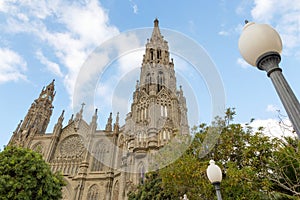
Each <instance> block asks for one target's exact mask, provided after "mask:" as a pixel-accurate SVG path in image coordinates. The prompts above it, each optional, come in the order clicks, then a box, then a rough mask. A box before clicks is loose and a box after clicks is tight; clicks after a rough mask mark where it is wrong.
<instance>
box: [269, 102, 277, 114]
mask: <svg viewBox="0 0 300 200" xmlns="http://www.w3.org/2000/svg"><path fill="white" fill-rule="evenodd" d="M266 111H267V112H272V113H278V111H279V108H278V107H277V106H275V105H272V104H269V105H268V106H267V108H266Z"/></svg>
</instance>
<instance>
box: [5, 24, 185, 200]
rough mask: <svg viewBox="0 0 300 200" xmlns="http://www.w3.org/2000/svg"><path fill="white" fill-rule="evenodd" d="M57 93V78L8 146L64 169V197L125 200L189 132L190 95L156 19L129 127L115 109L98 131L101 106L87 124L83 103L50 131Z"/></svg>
mask: <svg viewBox="0 0 300 200" xmlns="http://www.w3.org/2000/svg"><path fill="white" fill-rule="evenodd" d="M133 89H134V88H133ZM54 97H55V85H54V80H53V81H52V82H51V83H50V84H49V85H48V86H47V87H46V88H43V89H42V91H41V93H40V95H39V97H38V98H37V99H36V100H34V102H33V103H32V104H31V106H30V108H29V110H28V113H27V115H26V116H25V118H24V120H22V121H21V122H20V123H19V125H18V126H17V128H16V130H15V131H14V132H13V135H12V137H11V139H10V141H9V145H18V146H22V147H26V148H30V149H33V150H35V151H37V152H39V153H41V154H42V155H43V157H44V159H45V160H46V161H47V162H48V163H49V164H50V166H51V170H52V171H54V172H56V171H60V172H61V173H62V174H63V176H64V179H65V181H66V183H67V185H66V186H65V187H64V188H63V199H70V200H75V199H76V200H77V199H78V200H79V199H87V200H126V199H127V194H128V192H129V191H131V190H132V189H133V188H134V187H135V186H136V185H138V184H139V183H141V182H143V179H144V174H145V173H146V172H147V171H149V169H150V165H151V161H152V160H153V159H152V158H153V156H154V155H155V154H156V153H157V152H158V151H159V150H160V149H161V148H163V147H164V146H165V145H166V144H168V142H170V141H171V140H172V138H174V137H176V136H178V135H189V125H188V120H187V106H186V99H185V97H184V95H183V91H182V88H181V87H180V88H179V89H178V88H177V86H176V76H175V71H174V63H173V59H171V58H170V53H169V47H168V43H167V41H165V40H164V38H163V36H162V35H161V32H160V30H159V26H158V20H157V19H156V20H155V21H154V28H153V32H152V35H151V38H150V39H149V40H148V41H147V43H146V50H145V54H144V56H143V62H142V66H141V73H140V79H139V81H137V84H136V88H135V90H134V92H133V102H132V104H131V110H130V111H129V113H128V114H127V116H126V119H125V124H124V125H122V126H121V125H120V124H119V116H118V114H117V115H116V118H115V120H113V117H112V113H110V115H109V117H108V120H107V123H106V126H105V129H103V130H99V129H98V128H97V118H98V115H97V109H96V110H95V112H94V115H93V117H92V120H91V122H87V121H85V120H84V119H83V117H82V115H83V112H84V104H83V105H82V108H81V109H80V111H79V112H78V113H76V114H75V116H74V117H73V115H72V117H71V118H70V119H69V120H68V123H67V125H65V126H63V121H64V111H63V112H62V114H61V115H60V117H59V118H58V120H57V122H56V124H55V126H54V128H53V132H52V133H46V129H47V126H48V124H49V121H50V117H51V114H52V111H53V105H52V102H53V99H54ZM152 164H153V163H152Z"/></svg>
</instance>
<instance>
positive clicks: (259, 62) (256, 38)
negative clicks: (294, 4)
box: [239, 21, 300, 138]
mask: <svg viewBox="0 0 300 200" xmlns="http://www.w3.org/2000/svg"><path fill="white" fill-rule="evenodd" d="M239 50H240V53H241V55H242V56H243V58H244V59H245V60H246V62H248V63H249V64H250V65H252V66H256V67H257V68H258V69H260V70H263V71H266V72H267V75H268V77H269V78H270V79H271V81H272V83H273V85H274V87H275V89H276V92H277V94H278V96H279V98H280V100H281V102H282V104H283V106H284V108H285V110H286V112H287V114H288V117H289V119H290V121H291V122H292V125H293V127H294V130H295V132H296V133H297V135H298V138H300V104H299V101H298V99H297V97H296V96H295V94H294V93H293V91H292V89H291V87H290V86H289V84H288V82H287V81H286V79H285V78H284V76H283V74H282V69H281V68H280V67H279V63H280V60H281V57H280V53H281V51H282V42H281V38H280V36H279V34H278V33H277V32H276V31H275V30H274V29H273V28H272V27H270V26H269V25H267V24H256V23H254V22H249V23H248V21H246V24H245V26H244V29H243V32H242V34H241V36H240V39H239Z"/></svg>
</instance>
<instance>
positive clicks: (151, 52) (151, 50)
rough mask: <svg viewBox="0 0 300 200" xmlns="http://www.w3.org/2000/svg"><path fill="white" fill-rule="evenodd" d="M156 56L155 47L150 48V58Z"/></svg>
mask: <svg viewBox="0 0 300 200" xmlns="http://www.w3.org/2000/svg"><path fill="white" fill-rule="evenodd" d="M153 58H154V51H153V49H150V60H153Z"/></svg>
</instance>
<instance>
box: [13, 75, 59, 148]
mask: <svg viewBox="0 0 300 200" xmlns="http://www.w3.org/2000/svg"><path fill="white" fill-rule="evenodd" d="M54 96H55V89H54V80H53V81H52V82H51V83H50V84H49V85H47V87H46V88H45V87H44V88H43V89H42V91H41V93H40V95H39V97H38V98H37V99H35V100H34V102H33V103H32V104H31V107H30V108H29V110H28V113H27V115H26V116H25V118H24V120H23V121H22V122H21V123H20V124H19V125H18V127H17V129H16V131H15V134H16V135H18V138H19V142H21V143H22V145H21V146H24V147H26V145H27V144H28V143H29V142H30V141H29V140H31V139H30V137H31V136H34V135H35V134H45V132H46V129H47V126H48V124H49V121H50V117H51V115H52V110H53V105H52V102H53V98H54ZM29 136H30V137H29ZM14 142H15V141H12V143H14Z"/></svg>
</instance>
